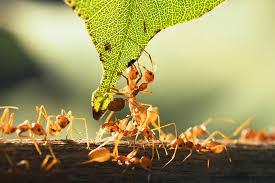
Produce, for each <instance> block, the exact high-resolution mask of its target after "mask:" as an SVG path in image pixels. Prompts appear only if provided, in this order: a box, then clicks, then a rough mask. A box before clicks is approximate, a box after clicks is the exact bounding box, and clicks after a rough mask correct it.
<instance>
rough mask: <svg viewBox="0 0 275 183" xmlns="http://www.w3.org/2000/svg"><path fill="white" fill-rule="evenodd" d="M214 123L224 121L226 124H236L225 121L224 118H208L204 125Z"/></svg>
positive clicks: (228, 120) (232, 121)
mask: <svg viewBox="0 0 275 183" xmlns="http://www.w3.org/2000/svg"><path fill="white" fill-rule="evenodd" d="M214 121H222V122H225V123H232V124H235V123H236V122H235V121H234V120H230V119H223V118H208V119H207V120H205V121H204V122H203V123H202V125H204V126H206V125H208V124H209V123H211V122H214Z"/></svg>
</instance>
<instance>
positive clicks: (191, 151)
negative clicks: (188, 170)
mask: <svg viewBox="0 0 275 183" xmlns="http://www.w3.org/2000/svg"><path fill="white" fill-rule="evenodd" d="M192 153H193V150H192V149H191V150H190V153H189V154H188V155H187V156H186V157H185V158H184V160H183V161H182V162H185V161H186V160H187V159H188V158H189V157H190V156H191V155H192Z"/></svg>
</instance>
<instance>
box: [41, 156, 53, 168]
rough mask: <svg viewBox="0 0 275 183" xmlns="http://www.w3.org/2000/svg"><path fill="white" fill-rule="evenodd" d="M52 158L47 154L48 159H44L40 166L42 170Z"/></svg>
mask: <svg viewBox="0 0 275 183" xmlns="http://www.w3.org/2000/svg"><path fill="white" fill-rule="evenodd" d="M51 157H52V156H51V155H49V154H47V155H46V157H45V158H44V160H43V161H42V163H41V165H40V169H43V168H44V167H45V166H46V164H47V163H48V161H49V159H50V158H51Z"/></svg>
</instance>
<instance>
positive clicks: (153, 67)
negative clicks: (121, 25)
mask: <svg viewBox="0 0 275 183" xmlns="http://www.w3.org/2000/svg"><path fill="white" fill-rule="evenodd" d="M128 39H129V40H131V41H133V42H134V43H136V44H137V45H138V46H139V47H140V48H141V50H142V51H144V52H145V53H146V54H145V55H146V56H147V57H148V58H149V59H150V61H151V64H152V70H153V71H154V72H155V70H156V64H155V62H154V61H153V60H152V57H151V55H150V54H149V53H148V52H147V51H146V50H145V49H144V48H142V46H140V44H138V43H137V42H136V41H134V40H133V39H132V38H130V37H128Z"/></svg>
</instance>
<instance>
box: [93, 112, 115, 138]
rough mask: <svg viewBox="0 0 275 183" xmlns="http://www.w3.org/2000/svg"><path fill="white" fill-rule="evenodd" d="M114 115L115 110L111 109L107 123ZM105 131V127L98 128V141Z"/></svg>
mask: <svg viewBox="0 0 275 183" xmlns="http://www.w3.org/2000/svg"><path fill="white" fill-rule="evenodd" d="M113 115H114V111H111V112H110V114H109V115H108V116H107V118H106V120H105V123H108V122H109V121H110V120H111V119H112V117H113ZM104 132H105V128H104V129H102V128H100V129H99V130H98V132H97V136H96V142H97V141H98V140H100V139H101V137H102V135H103V134H104Z"/></svg>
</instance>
